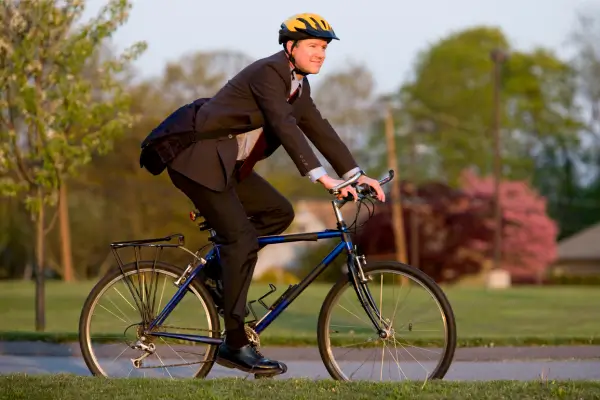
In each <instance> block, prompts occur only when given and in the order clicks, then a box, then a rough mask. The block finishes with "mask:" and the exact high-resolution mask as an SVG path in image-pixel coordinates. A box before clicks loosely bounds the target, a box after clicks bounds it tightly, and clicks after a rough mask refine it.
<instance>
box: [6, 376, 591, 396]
mask: <svg viewBox="0 0 600 400" xmlns="http://www.w3.org/2000/svg"><path fill="white" fill-rule="evenodd" d="M598 396H600V382H578V381H568V382H561V381H532V382H517V381H500V382H445V381H440V382H438V381H436V382H432V381H430V382H427V383H425V384H423V383H419V382H406V383H370V382H369V383H366V382H364V383H363V382H335V381H331V380H321V381H311V380H306V379H287V380H259V381H256V380H243V379H235V378H227V379H210V380H177V381H165V380H151V379H148V380H143V379H99V378H93V377H75V376H69V375H51V376H50V375H45V376H24V375H9V376H0V399H10V400H13V399H61V400H69V399H76V400H79V399H90V400H92V399H93V400H96V399H98V400H100V399H111V400H112V399H123V400H127V399H167V398H168V399H238V400H239V399H256V398H273V399H280V400H284V399H315V398H318V399H344V400H346V399H415V398H418V399H450V398H452V399H478V400H479V399H480V400H484V399H592V398H598Z"/></svg>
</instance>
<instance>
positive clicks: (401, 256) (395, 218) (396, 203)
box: [385, 106, 407, 264]
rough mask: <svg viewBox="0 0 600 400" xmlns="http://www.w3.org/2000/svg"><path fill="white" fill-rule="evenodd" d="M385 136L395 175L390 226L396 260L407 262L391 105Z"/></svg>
mask: <svg viewBox="0 0 600 400" xmlns="http://www.w3.org/2000/svg"><path fill="white" fill-rule="evenodd" d="M385 137H386V140H387V159H388V168H389V169H393V170H394V173H395V176H394V179H392V181H391V182H390V183H391V184H392V189H391V199H390V200H391V201H392V227H393V229H394V245H395V248H396V260H397V261H400V262H402V263H405V264H406V263H407V260H406V240H405V237H404V218H403V216H402V203H401V195H400V179H399V174H398V159H397V157H396V143H395V139H394V117H393V115H392V108H391V106H388V107H387V115H386V118H385Z"/></svg>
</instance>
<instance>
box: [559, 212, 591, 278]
mask: <svg viewBox="0 0 600 400" xmlns="http://www.w3.org/2000/svg"><path fill="white" fill-rule="evenodd" d="M548 272H549V273H550V274H559V275H598V274H600V223H599V224H596V225H593V226H591V227H589V228H587V229H584V230H583V231H581V232H578V233H576V234H574V235H572V236H570V237H568V238H565V239H563V240H561V241H560V242H559V243H558V257H557V260H556V262H554V264H553V265H552V266H550V267H549V268H548Z"/></svg>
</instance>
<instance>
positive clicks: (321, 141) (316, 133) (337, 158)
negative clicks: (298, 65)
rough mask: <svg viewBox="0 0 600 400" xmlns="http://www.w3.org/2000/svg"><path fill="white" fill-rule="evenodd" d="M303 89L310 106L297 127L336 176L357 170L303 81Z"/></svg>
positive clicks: (349, 154) (353, 161)
mask: <svg viewBox="0 0 600 400" xmlns="http://www.w3.org/2000/svg"><path fill="white" fill-rule="evenodd" d="M303 86H304V88H305V89H306V90H307V91H308V93H307V95H308V96H309V99H308V100H309V102H310V105H308V106H307V110H306V111H305V112H304V114H303V115H302V118H301V119H300V122H299V124H298V126H299V127H300V129H302V131H303V132H304V133H305V134H306V136H307V137H308V138H309V139H310V141H311V142H312V143H313V144H314V145H315V147H316V148H317V149H318V150H319V151H320V152H321V154H323V156H324V157H325V158H326V159H327V161H329V163H330V164H331V166H332V167H333V169H334V170H335V172H336V173H337V174H338V176H343V175H344V174H345V173H347V172H348V171H350V170H352V169H354V168H358V164H357V163H356V161H355V160H354V157H353V156H352V154H351V153H350V150H349V149H348V146H346V144H345V143H344V142H343V141H342V139H341V138H340V137H339V135H338V134H337V133H336V131H335V130H334V129H333V127H332V126H331V124H329V121H327V120H326V119H324V118H323V117H322V116H321V113H320V112H319V110H318V109H317V106H316V105H315V103H314V101H313V100H312V98H311V97H310V86H308V82H307V81H306V80H305V82H304V84H303Z"/></svg>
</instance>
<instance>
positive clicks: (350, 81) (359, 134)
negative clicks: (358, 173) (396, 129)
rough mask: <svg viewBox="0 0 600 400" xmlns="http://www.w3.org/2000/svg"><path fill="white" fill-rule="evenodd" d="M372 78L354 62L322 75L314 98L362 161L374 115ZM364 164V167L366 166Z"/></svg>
mask: <svg viewBox="0 0 600 400" xmlns="http://www.w3.org/2000/svg"><path fill="white" fill-rule="evenodd" d="M374 88H375V82H374V79H373V75H372V74H371V71H369V69H368V68H367V67H366V66H365V65H364V64H359V63H357V62H349V63H348V64H347V66H346V68H344V69H343V70H339V71H336V72H335V73H330V74H327V75H325V77H324V80H323V81H322V82H321V84H320V85H319V86H318V87H317V88H316V89H315V91H314V94H313V98H314V101H315V103H316V104H317V106H318V107H319V110H320V111H321V114H323V117H324V118H326V119H328V120H329V122H330V123H331V125H332V126H333V127H334V128H335V130H336V131H337V133H338V134H339V135H340V137H341V138H342V140H343V141H344V143H346V145H347V146H348V148H349V149H350V151H351V152H352V153H353V154H354V155H355V157H357V158H358V159H359V160H358V161H359V163H360V164H361V165H364V164H366V163H367V162H368V160H369V159H370V157H369V154H363V153H364V152H365V145H366V144H367V140H368V135H367V129H368V128H369V126H370V124H371V123H372V121H373V119H374V111H375V110H374V109H373V105H374V93H373V91H374ZM365 168H366V167H365Z"/></svg>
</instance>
